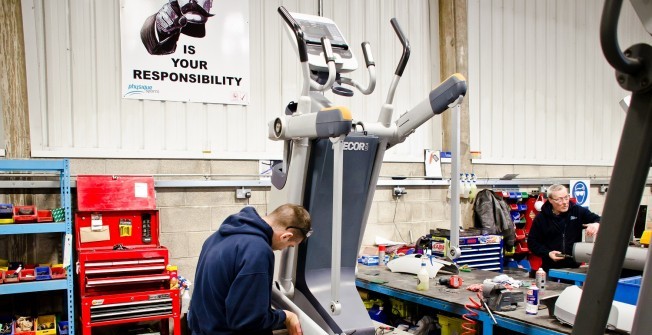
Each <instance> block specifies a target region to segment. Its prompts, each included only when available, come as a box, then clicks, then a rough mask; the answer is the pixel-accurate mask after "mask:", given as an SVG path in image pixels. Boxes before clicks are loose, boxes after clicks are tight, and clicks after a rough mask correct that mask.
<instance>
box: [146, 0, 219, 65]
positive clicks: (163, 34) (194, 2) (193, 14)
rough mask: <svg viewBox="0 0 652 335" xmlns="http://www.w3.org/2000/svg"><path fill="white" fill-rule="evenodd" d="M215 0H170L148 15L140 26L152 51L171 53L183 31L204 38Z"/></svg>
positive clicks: (153, 53)
mask: <svg viewBox="0 0 652 335" xmlns="http://www.w3.org/2000/svg"><path fill="white" fill-rule="evenodd" d="M212 6H213V0H178V1H177V0H174V1H169V2H167V3H165V4H164V5H163V7H161V9H159V11H158V12H157V13H155V14H153V15H151V16H149V17H148V18H147V19H145V22H144V24H143V27H142V29H141V30H140V38H141V40H142V41H143V45H144V46H145V48H146V49H147V51H148V52H149V53H150V54H151V55H167V54H171V53H174V52H175V51H176V48H177V41H178V40H179V35H180V34H184V35H188V36H192V37H197V38H202V37H204V36H206V21H207V20H208V18H210V17H212V16H215V15H214V14H211V13H210V11H211V8H212Z"/></svg>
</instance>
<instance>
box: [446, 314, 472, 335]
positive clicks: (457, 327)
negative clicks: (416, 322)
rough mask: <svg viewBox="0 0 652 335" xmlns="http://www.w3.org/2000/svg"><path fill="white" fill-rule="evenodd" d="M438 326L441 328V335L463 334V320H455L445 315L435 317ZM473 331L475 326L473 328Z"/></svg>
mask: <svg viewBox="0 0 652 335" xmlns="http://www.w3.org/2000/svg"><path fill="white" fill-rule="evenodd" d="M437 319H438V321H439V325H440V326H441V335H461V334H462V333H464V328H462V323H464V322H465V321H464V319H462V318H455V317H450V316H446V315H441V314H438V315H437ZM473 328H474V329H475V326H474V327H473Z"/></svg>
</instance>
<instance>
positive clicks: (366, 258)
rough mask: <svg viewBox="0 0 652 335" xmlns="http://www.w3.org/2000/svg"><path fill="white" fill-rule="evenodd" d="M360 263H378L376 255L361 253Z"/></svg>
mask: <svg viewBox="0 0 652 335" xmlns="http://www.w3.org/2000/svg"><path fill="white" fill-rule="evenodd" d="M362 264H364V265H378V256H376V255H362Z"/></svg>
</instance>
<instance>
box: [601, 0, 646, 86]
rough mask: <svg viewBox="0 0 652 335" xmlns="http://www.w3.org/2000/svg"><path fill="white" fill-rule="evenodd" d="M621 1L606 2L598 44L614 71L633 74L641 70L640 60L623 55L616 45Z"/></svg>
mask: <svg viewBox="0 0 652 335" xmlns="http://www.w3.org/2000/svg"><path fill="white" fill-rule="evenodd" d="M622 4H623V0H606V1H605V2H604V7H603V8H602V18H601V19H600V44H601V45H602V53H603V54H604V57H605V58H606V59H607V61H608V62H609V64H611V66H613V68H614V69H616V71H620V72H624V73H628V74H634V73H635V72H637V71H639V70H641V68H642V66H643V65H642V64H641V62H640V60H638V59H633V58H629V57H626V56H625V55H623V52H622V50H620V46H619V45H618V18H619V17H620V9H621V7H622Z"/></svg>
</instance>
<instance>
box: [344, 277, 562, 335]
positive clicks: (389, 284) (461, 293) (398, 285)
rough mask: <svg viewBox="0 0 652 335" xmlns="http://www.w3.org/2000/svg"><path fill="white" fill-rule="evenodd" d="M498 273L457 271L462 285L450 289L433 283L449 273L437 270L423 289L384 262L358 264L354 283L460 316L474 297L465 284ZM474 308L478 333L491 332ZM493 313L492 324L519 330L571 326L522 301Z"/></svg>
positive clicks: (558, 287) (551, 291)
mask: <svg viewBox="0 0 652 335" xmlns="http://www.w3.org/2000/svg"><path fill="white" fill-rule="evenodd" d="M498 275H501V273H498V272H493V271H485V270H473V271H471V272H460V274H459V276H460V277H462V279H463V281H464V283H463V286H462V287H461V288H458V289H451V288H447V287H446V286H444V285H439V284H436V283H438V282H439V277H440V276H444V277H447V276H448V277H449V276H450V274H443V273H441V274H438V276H437V277H436V278H434V279H430V288H429V289H428V290H427V291H417V289H416V283H417V280H416V275H413V274H403V273H393V272H391V271H390V270H389V269H388V268H387V267H385V266H365V265H362V264H358V271H357V274H356V286H357V287H359V288H363V289H366V290H369V291H373V292H377V293H380V294H383V295H387V296H390V297H393V298H396V299H401V300H404V301H409V302H412V303H416V304H420V305H423V306H427V307H431V308H434V309H437V310H441V311H446V312H449V313H453V314H457V315H459V316H460V317H461V316H462V315H463V314H465V313H467V310H466V309H465V308H464V305H465V304H467V303H469V302H470V301H469V297H473V298H474V299H475V300H476V301H477V300H478V298H477V296H476V293H475V292H471V291H469V290H466V289H465V288H466V287H468V286H469V285H471V284H480V283H482V282H483V281H484V280H485V279H490V278H494V277H495V276H498ZM509 276H510V277H512V278H514V279H516V280H522V281H526V282H528V283H530V282H532V281H534V279H532V278H529V277H528V275H527V273H525V272H523V273H519V274H509ZM567 286H569V285H568V284H561V283H548V285H547V287H546V289H545V290H544V291H543V294H540V295H539V298H542V297H545V296H553V295H559V294H560V293H561V292H562V291H563V290H564V288H566V287H567ZM519 290H523V292H524V296H525V295H526V294H525V290H526V288H525V287H522V288H520V289H519ZM476 312H477V313H478V316H477V320H478V321H479V322H478V324H479V325H481V326H482V327H481V328H482V330H481V332H480V330H478V334H483V335H492V334H493V331H494V324H493V320H492V318H491V316H490V315H489V313H487V312H486V310H477V311H476ZM492 312H493V311H492ZM493 316H494V318H495V319H496V321H497V324H496V325H495V326H498V327H501V328H504V329H508V330H510V331H514V332H518V333H521V334H532V335H557V334H570V333H571V332H572V330H573V329H572V328H571V327H570V326H566V325H563V324H562V323H560V322H559V321H557V319H556V318H555V317H551V316H549V314H548V310H547V309H542V310H539V313H538V314H537V315H528V314H526V313H525V302H524V304H523V307H518V308H517V309H516V310H514V311H509V312H493Z"/></svg>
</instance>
